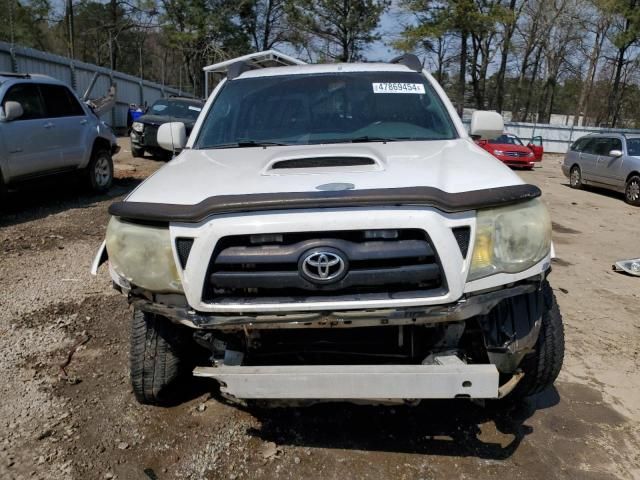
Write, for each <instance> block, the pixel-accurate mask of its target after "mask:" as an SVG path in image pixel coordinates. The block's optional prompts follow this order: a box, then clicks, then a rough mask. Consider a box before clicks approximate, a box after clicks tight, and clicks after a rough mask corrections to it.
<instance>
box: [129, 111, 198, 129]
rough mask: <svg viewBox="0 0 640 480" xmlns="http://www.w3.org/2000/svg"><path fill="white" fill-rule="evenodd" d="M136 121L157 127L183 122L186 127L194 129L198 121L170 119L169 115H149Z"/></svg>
mask: <svg viewBox="0 0 640 480" xmlns="http://www.w3.org/2000/svg"><path fill="white" fill-rule="evenodd" d="M135 121H136V122H141V123H145V124H148V125H155V126H158V125H162V124H163V123H168V122H182V123H184V124H185V125H186V126H191V127H193V125H194V124H195V123H196V121H195V120H194V119H192V118H179V117H169V116H167V115H148V114H147V115H142V116H140V117H138V118H137V119H136V120H135Z"/></svg>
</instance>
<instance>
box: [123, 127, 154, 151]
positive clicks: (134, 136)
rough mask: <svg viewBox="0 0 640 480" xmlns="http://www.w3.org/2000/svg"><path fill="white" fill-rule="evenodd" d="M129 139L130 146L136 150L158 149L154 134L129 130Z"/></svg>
mask: <svg viewBox="0 0 640 480" xmlns="http://www.w3.org/2000/svg"><path fill="white" fill-rule="evenodd" d="M129 139H130V140H131V145H133V146H135V147H137V148H159V146H158V142H157V140H156V133H155V132H143V133H138V132H136V131H135V130H131V134H130V135H129Z"/></svg>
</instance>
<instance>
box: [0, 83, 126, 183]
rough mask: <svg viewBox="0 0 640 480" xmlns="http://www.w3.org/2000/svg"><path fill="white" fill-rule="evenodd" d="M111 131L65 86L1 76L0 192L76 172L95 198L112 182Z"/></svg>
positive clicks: (113, 149) (113, 140) (113, 150)
mask: <svg viewBox="0 0 640 480" xmlns="http://www.w3.org/2000/svg"><path fill="white" fill-rule="evenodd" d="M118 149H119V147H118V145H117V143H116V138H115V136H114V134H113V132H112V131H111V129H110V128H109V127H108V126H107V125H106V124H105V123H104V122H102V121H101V120H100V119H99V118H98V117H97V115H95V113H93V111H92V110H91V109H90V108H89V107H88V106H87V105H85V104H84V103H83V102H81V101H79V100H78V97H77V96H76V95H75V93H73V91H71V90H70V89H69V88H68V87H67V86H66V85H65V84H63V83H62V82H60V81H58V80H55V79H53V78H51V77H47V76H44V75H23V74H7V73H0V190H2V189H4V188H6V186H7V185H9V184H16V183H18V182H20V181H23V180H28V179H31V178H34V177H40V176H45V175H50V174H57V173H63V172H80V173H82V175H83V177H84V179H85V180H86V183H87V184H88V186H90V187H91V188H92V189H93V190H94V191H96V192H104V191H106V190H108V189H109V187H110V186H111V183H112V181H113V162H112V159H111V156H112V155H113V154H114V153H116V152H117V151H118Z"/></svg>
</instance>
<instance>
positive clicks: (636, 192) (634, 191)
mask: <svg viewBox="0 0 640 480" xmlns="http://www.w3.org/2000/svg"><path fill="white" fill-rule="evenodd" d="M624 200H625V202H627V203H628V204H629V205H633V206H635V207H640V175H632V176H631V177H629V180H627V186H626V187H625V189H624Z"/></svg>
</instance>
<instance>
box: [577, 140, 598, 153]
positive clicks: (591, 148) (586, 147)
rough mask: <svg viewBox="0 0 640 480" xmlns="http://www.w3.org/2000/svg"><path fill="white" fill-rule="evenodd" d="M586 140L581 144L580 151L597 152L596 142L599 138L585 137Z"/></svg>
mask: <svg viewBox="0 0 640 480" xmlns="http://www.w3.org/2000/svg"><path fill="white" fill-rule="evenodd" d="M583 140H584V141H585V142H584V144H582V145H581V148H580V150H578V151H579V152H584V153H595V148H596V144H597V143H598V140H599V139H598V138H585V139H583Z"/></svg>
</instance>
